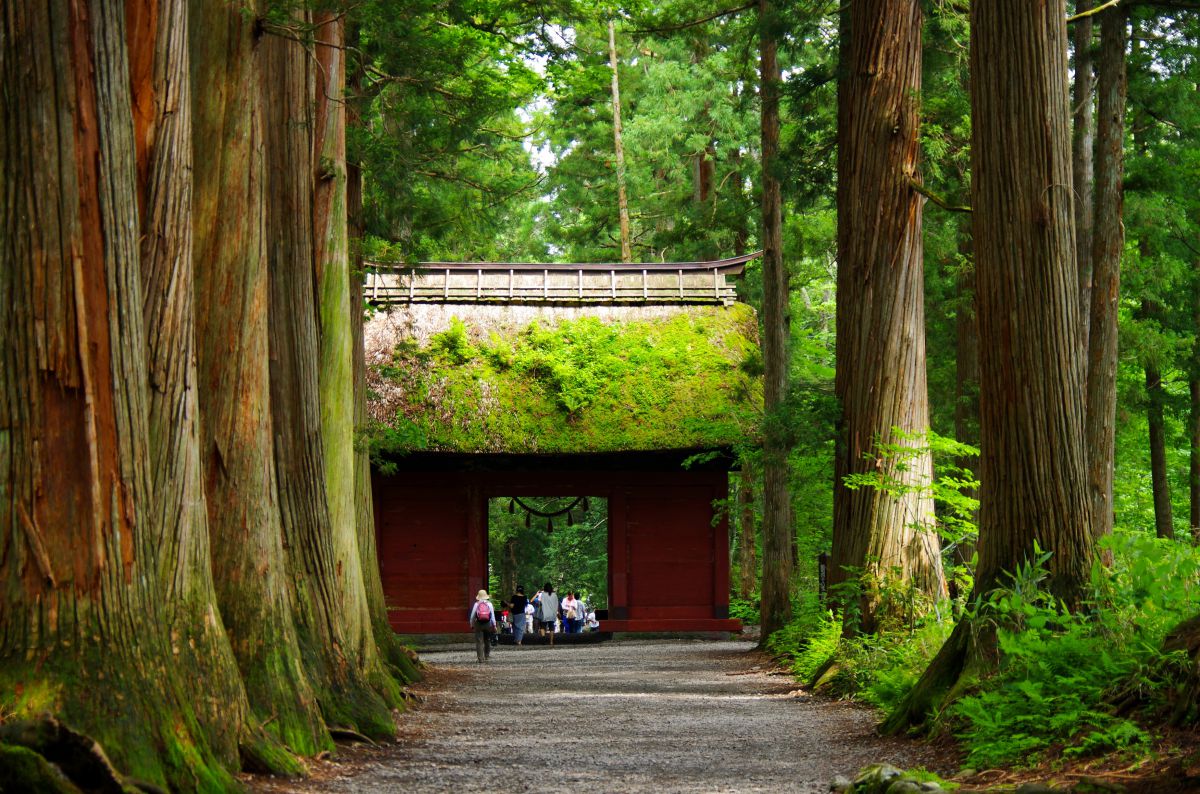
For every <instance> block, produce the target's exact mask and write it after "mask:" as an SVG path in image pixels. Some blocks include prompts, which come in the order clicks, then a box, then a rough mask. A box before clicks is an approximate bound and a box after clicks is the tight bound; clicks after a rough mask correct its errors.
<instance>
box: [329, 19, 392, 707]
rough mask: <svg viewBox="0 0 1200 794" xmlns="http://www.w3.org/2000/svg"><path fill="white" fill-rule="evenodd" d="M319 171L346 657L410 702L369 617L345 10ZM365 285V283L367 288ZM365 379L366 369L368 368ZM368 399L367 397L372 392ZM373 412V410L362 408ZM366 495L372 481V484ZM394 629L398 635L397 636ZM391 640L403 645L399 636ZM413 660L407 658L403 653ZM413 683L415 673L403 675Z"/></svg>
mask: <svg viewBox="0 0 1200 794" xmlns="http://www.w3.org/2000/svg"><path fill="white" fill-rule="evenodd" d="M315 34H316V43H315V46H314V53H313V55H314V59H315V60H313V61H310V70H311V74H312V79H313V81H314V83H315V92H314V96H313V102H314V116H313V121H314V126H313V136H314V137H313V142H312V153H313V159H312V168H313V227H312V232H313V253H314V262H313V267H314V274H313V277H314V283H315V284H316V287H317V300H318V312H319V315H320V324H319V331H320V360H319V363H318V369H317V372H318V379H319V387H320V399H321V438H322V441H323V447H324V453H325V487H326V490H327V492H328V494H329V521H330V527H331V529H332V532H333V546H334V552H335V555H336V559H337V565H338V566H339V568H340V571H341V576H340V577H339V582H340V584H341V587H342V598H343V599H344V601H345V606H344V608H343V614H342V620H343V621H344V622H343V626H342V628H343V630H344V631H345V634H346V642H347V653H348V654H349V655H350V656H351V659H352V660H353V662H354V663H355V664H356V665H357V666H358V668H359V669H360V670H361V671H362V672H363V673H364V674H365V675H366V676H367V679H368V680H369V681H370V682H371V686H372V687H373V688H374V689H376V690H377V691H379V692H380V693H381V694H382V695H383V696H384V699H385V700H386V701H387V702H388V703H389V704H390V705H393V706H398V705H401V704H402V703H403V700H402V698H401V695H400V692H399V690H398V689H396V686H397V684H398V682H397V681H396V679H394V678H393V677H392V676H391V675H390V674H389V673H387V672H386V671H385V667H384V660H383V658H382V657H381V655H380V650H381V649H380V646H379V645H378V643H377V640H376V636H375V632H374V630H373V627H372V622H371V607H370V598H369V597H368V593H367V580H368V579H369V578H370V574H371V572H374V574H375V578H378V570H379V563H378V560H377V558H376V556H375V543H374V521H373V519H372V522H371V525H370V529H371V532H370V538H369V544H368V547H367V548H366V549H362V548H360V546H361V545H362V533H361V532H360V529H359V516H358V500H359V493H358V488H359V480H360V475H359V473H358V466H359V455H358V453H356V452H355V449H354V428H355V423H356V421H362V420H361V419H359V418H357V417H356V413H357V407H356V388H357V387H356V383H357V381H356V370H357V362H363V364H362V365H363V366H364V367H365V361H363V350H362V344H361V341H362V340H361V333H359V332H358V331H357V330H356V329H357V328H359V327H360V326H361V324H362V305H363V304H362V298H361V295H359V296H358V297H357V299H356V298H355V290H354V289H353V284H355V283H358V284H359V285H361V283H362V278H361V276H357V275H356V273H361V272H362V271H361V269H359V270H357V271H356V272H352V271H351V267H350V229H349V195H348V193H349V168H348V166H347V162H346V119H347V109H346V46H345V44H346V36H345V20H344V19H343V16H342V15H341V14H334V13H331V12H321V13H319V14H317V16H316V25H315ZM360 290H361V286H360ZM364 376H365V369H364ZM364 397H365V395H364ZM364 408H365V406H364ZM367 487H368V493H367V501H368V502H369V500H370V490H369V488H370V481H369V480H368V481H367ZM389 633H390V632H389ZM388 639H389V642H391V643H395V641H396V640H395V635H391V636H390V637H389V638H388ZM403 658H404V659H405V660H407V656H403ZM402 678H403V679H405V680H407V679H408V678H409V676H408V675H407V674H405V675H403V676H402Z"/></svg>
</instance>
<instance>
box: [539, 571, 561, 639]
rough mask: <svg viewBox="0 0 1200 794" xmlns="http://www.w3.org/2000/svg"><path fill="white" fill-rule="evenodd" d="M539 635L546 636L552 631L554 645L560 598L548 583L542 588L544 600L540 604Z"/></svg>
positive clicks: (551, 636) (551, 637)
mask: <svg viewBox="0 0 1200 794" xmlns="http://www.w3.org/2000/svg"><path fill="white" fill-rule="evenodd" d="M537 616H538V620H539V621H540V628H539V629H538V634H545V633H546V629H547V628H549V629H550V644H551V645H553V644H554V621H555V619H556V618H557V617H558V596H556V595H555V594H554V586H553V585H551V584H550V583H549V582H546V586H545V587H544V588H542V600H541V601H540V602H538V615H537Z"/></svg>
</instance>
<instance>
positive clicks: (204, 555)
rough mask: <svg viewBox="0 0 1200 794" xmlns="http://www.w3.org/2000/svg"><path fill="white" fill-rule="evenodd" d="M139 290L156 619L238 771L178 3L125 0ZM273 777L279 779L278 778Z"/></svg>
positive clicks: (255, 738)
mask: <svg viewBox="0 0 1200 794" xmlns="http://www.w3.org/2000/svg"><path fill="white" fill-rule="evenodd" d="M125 8H126V16H127V21H128V31H127V33H128V38H129V67H130V80H131V85H132V101H133V110H134V114H133V119H134V139H135V141H136V145H137V190H138V198H139V204H140V207H141V283H142V300H143V306H144V314H145V316H144V320H145V329H146V346H147V350H146V353H147V356H148V359H147V361H148V365H149V378H150V391H149V397H150V404H149V411H150V413H149V433H150V476H151V484H152V488H153V493H154V498H153V500H152V501H151V503H150V512H149V517H150V522H151V526H155V527H158V528H159V531H160V532H161V538H162V542H161V544H160V546H159V553H160V557H159V561H158V566H159V570H160V575H161V577H162V583H163V586H164V591H163V602H164V604H165V605H166V612H165V618H166V621H167V624H168V626H169V627H170V630H171V632H172V636H173V637H174V640H173V645H174V648H175V652H176V654H177V660H178V664H179V667H180V668H181V669H183V670H186V671H187V675H185V676H184V677H183V684H184V688H185V690H186V692H187V695H188V699H189V700H190V701H191V703H192V704H193V705H194V708H195V712H196V717H197V719H198V720H199V721H200V723H201V725H202V726H203V728H204V729H205V731H206V733H207V739H208V742H209V744H210V746H211V747H212V748H213V751H214V752H215V753H217V754H219V756H220V758H221V759H222V761H223V763H224V764H225V765H226V766H227V767H228V768H230V769H236V768H237V767H238V765H239V762H238V758H239V756H238V745H239V743H242V744H246V745H248V746H255V745H257V744H258V743H259V737H260V736H261V734H258V733H257V732H256V731H255V730H253V729H251V728H250V727H249V726H248V725H247V719H248V717H249V710H250V709H249V704H248V702H247V700H246V691H245V688H244V687H243V685H242V679H241V673H240V672H239V670H238V667H237V660H236V659H235V658H234V655H233V648H232V647H231V646H230V644H229V638H228V636H227V635H226V633H225V625H224V622H223V621H222V620H221V615H220V611H219V610H218V608H217V603H216V591H215V589H214V586H213V579H212V567H211V563H210V557H209V536H208V515H207V508H206V506H205V501H204V483H203V480H202V479H201V466H200V436H199V428H198V426H197V411H198V407H197V402H196V357H195V349H196V344H195V333H196V332H195V311H194V302H193V285H192V114H191V101H192V98H191V80H190V77H189V74H188V62H189V59H188V46H187V44H188V8H187V0H126V4H125ZM281 771H282V770H281Z"/></svg>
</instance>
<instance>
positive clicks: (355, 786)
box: [253, 640, 944, 794]
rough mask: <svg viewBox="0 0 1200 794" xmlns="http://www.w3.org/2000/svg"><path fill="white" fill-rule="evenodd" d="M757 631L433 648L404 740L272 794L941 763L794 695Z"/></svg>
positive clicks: (725, 785) (808, 775)
mask: <svg viewBox="0 0 1200 794" xmlns="http://www.w3.org/2000/svg"><path fill="white" fill-rule="evenodd" d="M751 648H752V644H751V643H749V642H745V641H698V640H691V641H689V640H673V641H638V640H626V641H617V642H608V643H600V644H592V645H576V646H566V647H564V646H561V645H560V646H557V647H553V648H550V647H524V648H515V647H511V646H509V647H504V646H502V647H500V648H498V649H496V650H495V651H493V653H492V660H491V662H489V663H488V664H486V665H479V664H477V663H476V662H475V659H474V652H473V651H468V650H465V649H464V650H458V649H454V650H443V651H435V652H426V653H424V654H422V658H423V659H424V660H425V662H426V663H428V665H429V666H430V676H429V680H428V681H427V682H426V683H425V684H423V685H422V687H421V689H419V690H418V694H419V695H420V696H421V699H422V702H421V704H420V705H419V706H418V707H416V708H414V709H412V710H410V711H409V712H407V713H405V714H404V715H403V716H401V718H400V719H399V721H398V722H399V727H400V737H399V742H398V743H397V744H395V745H388V746H383V747H377V748H363V749H354V750H349V751H342V752H341V753H340V757H339V758H338V759H336V760H333V761H326V762H322V763H318V764H317V767H316V768H315V769H314V776H313V778H312V779H311V780H308V781H303V782H301V783H284V782H283V781H262V780H259V781H256V782H255V783H254V784H253V787H254V788H256V789H258V790H261V791H273V792H278V791H305V792H307V791H326V792H443V791H444V792H485V791H486V792H501V791H522V792H526V791H527V792H552V791H553V792H588V793H589V794H595V793H596V792H609V791H619V792H654V794H664V793H665V792H756V791H764V792H765V791H770V792H781V791H787V792H821V791H826V790H828V784H829V781H830V779H832V778H833V776H834V775H836V774H839V773H840V774H853V773H854V772H856V771H857V770H858V769H859V768H861V767H862V766H864V765H866V764H869V763H874V762H879V761H886V762H889V763H893V764H895V765H897V766H900V767H914V766H922V765H923V766H926V767H929V768H933V769H937V768H939V767H940V766H942V765H943V763H944V760H943V759H940V758H939V757H938V755H937V753H936V751H934V750H932V749H931V748H928V747H925V746H922V745H918V744H914V743H911V742H906V741H898V740H885V739H880V738H878V737H876V736H875V735H874V732H873V727H874V719H873V717H872V715H871V714H870V713H869V712H866V711H864V710H863V709H861V708H858V707H855V706H852V705H849V704H844V703H833V702H829V701H826V700H822V699H818V698H812V697H809V696H807V695H805V694H804V693H801V692H797V691H795V684H794V683H793V682H792V681H791V679H790V678H789V677H787V676H781V675H773V674H771V672H770V671H769V669H768V667H767V665H766V663H765V661H764V658H763V657H762V656H760V655H758V654H755V653H753V652H751Z"/></svg>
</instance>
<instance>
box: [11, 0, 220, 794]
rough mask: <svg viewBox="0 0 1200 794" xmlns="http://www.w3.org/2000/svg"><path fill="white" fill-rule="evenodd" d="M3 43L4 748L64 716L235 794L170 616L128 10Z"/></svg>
mask: <svg viewBox="0 0 1200 794" xmlns="http://www.w3.org/2000/svg"><path fill="white" fill-rule="evenodd" d="M0 41H3V42H4V44H3V46H2V47H0V83H2V84H3V85H4V91H3V92H0V219H2V220H0V317H3V318H4V321H3V323H0V587H3V590H4V592H3V595H2V596H0V604H2V607H0V711H3V712H4V714H5V719H4V723H5V725H4V728H5V739H6V741H13V740H14V739H17V740H19V737H18V736H17V734H20V733H22V731H21V723H22V722H24V721H25V720H30V721H35V722H37V723H39V724H40V725H42V726H46V725H49V724H51V720H49V719H47V718H46V717H44V716H43V715H45V714H52V715H57V716H61V717H62V718H63V721H64V722H66V723H67V724H69V725H70V726H72V727H73V728H74V729H75V730H77V731H82V732H84V733H87V734H88V735H90V736H91V737H92V738H93V739H95V740H96V741H98V742H100V743H101V744H102V745H103V746H104V749H105V751H106V752H107V753H108V755H109V757H110V758H111V759H112V761H113V762H114V763H115V765H116V767H117V768H118V769H119V770H120V771H121V772H124V773H128V774H130V775H133V776H135V777H137V778H140V779H143V780H145V781H148V782H150V783H154V784H158V785H160V786H170V787H172V788H178V789H181V790H195V789H205V790H219V789H224V788H226V787H230V786H233V785H234V781H233V780H232V778H231V776H230V775H229V773H228V771H227V770H226V769H225V768H223V766H222V764H223V763H227V762H228V760H229V758H228V752H227V751H228V745H227V743H225V742H223V743H222V744H223V746H222V748H221V751H219V752H218V753H217V755H216V756H214V754H213V752H212V750H211V748H210V747H209V744H208V741H207V736H208V735H209V733H210V731H209V730H207V729H205V728H202V727H201V726H200V725H199V724H198V722H197V719H196V716H195V714H194V712H193V709H192V705H191V704H190V703H189V702H188V699H187V696H186V694H185V692H184V688H183V686H182V683H181V677H182V676H184V675H190V674H192V673H193V672H194V671H193V670H190V669H184V668H181V667H180V666H177V665H178V662H177V660H176V659H175V658H174V657H173V655H172V653H171V647H170V635H169V628H168V626H167V623H166V619H167V616H166V615H165V614H164V609H163V600H164V592H165V591H166V589H167V585H166V584H165V583H164V582H163V580H162V577H161V576H160V569H159V563H160V560H161V556H160V550H159V544H160V543H161V542H162V541H163V535H162V531H161V529H162V528H161V527H160V526H159V525H157V524H156V523H155V522H156V517H155V512H156V511H155V494H154V484H153V482H152V462H151V452H152V450H151V445H150V435H149V426H148V421H149V413H150V409H149V394H148V376H147V348H146V340H145V335H144V326H143V314H142V303H141V284H140V278H141V272H140V266H139V251H138V226H139V213H138V201H137V187H136V176H137V162H136V154H137V153H136V146H135V143H134V136H133V132H134V131H133V125H132V122H131V119H132V106H131V99H130V74H129V71H128V59H127V51H126V41H127V36H126V29H125V13H124V5H123V4H120V3H117V4H111V3H110V4H104V3H97V4H94V5H93V4H88V3H66V2H57V0H56V1H55V2H50V3H46V2H28V3H25V2H14V3H9V4H7V5H6V7H5V12H4V14H3V15H0ZM145 46H147V47H153V46H154V42H153V39H151V40H149V41H147V42H145ZM139 55H140V53H139ZM201 710H202V711H203V710H205V707H204V706H201ZM26 733H27V735H31V734H35V733H37V730H36V729H34V730H31V731H28V732H26ZM218 756H219V757H218ZM8 771H12V770H8ZM75 782H76V783H78V784H79V785H81V786H85V787H90V786H94V785H99V784H100V781H97V780H94V779H87V780H78V779H77V780H76V781H75ZM17 785H18V787H19V786H20V784H17ZM14 790H16V789H15V788H14Z"/></svg>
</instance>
